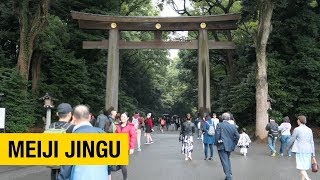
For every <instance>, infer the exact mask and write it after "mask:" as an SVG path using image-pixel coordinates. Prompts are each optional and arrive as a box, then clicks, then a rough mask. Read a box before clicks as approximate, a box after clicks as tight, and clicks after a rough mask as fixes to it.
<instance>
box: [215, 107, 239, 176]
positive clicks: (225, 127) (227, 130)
mask: <svg viewBox="0 0 320 180" xmlns="http://www.w3.org/2000/svg"><path fill="white" fill-rule="evenodd" d="M222 120H223V121H222V122H221V123H218V124H217V129H216V133H215V139H216V145H217V149H218V154H219V157H220V161H221V164H222V167H223V171H224V173H225V175H226V179H225V180H232V172H231V162H230V153H231V152H232V151H234V149H235V147H236V144H237V143H238V140H239V138H240V135H239V133H238V131H237V128H236V126H235V125H233V124H230V123H229V122H228V120H230V114H229V113H223V114H222Z"/></svg>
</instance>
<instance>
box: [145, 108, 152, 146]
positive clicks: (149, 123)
mask: <svg viewBox="0 0 320 180" xmlns="http://www.w3.org/2000/svg"><path fill="white" fill-rule="evenodd" d="M145 126H146V138H147V141H146V142H145V144H152V143H153V140H152V137H151V132H152V131H153V125H152V119H151V113H148V114H147V118H146V120H145Z"/></svg>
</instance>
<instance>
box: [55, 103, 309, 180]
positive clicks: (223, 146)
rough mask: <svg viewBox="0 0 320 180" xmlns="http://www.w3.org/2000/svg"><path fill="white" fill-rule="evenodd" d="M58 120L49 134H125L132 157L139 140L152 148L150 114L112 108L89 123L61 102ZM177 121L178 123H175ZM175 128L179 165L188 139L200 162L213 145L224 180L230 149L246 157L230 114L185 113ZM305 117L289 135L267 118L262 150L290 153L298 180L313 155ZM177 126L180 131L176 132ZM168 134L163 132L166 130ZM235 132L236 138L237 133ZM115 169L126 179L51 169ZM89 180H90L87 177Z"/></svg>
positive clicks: (82, 109) (68, 175)
mask: <svg viewBox="0 0 320 180" xmlns="http://www.w3.org/2000/svg"><path fill="white" fill-rule="evenodd" d="M57 116H58V117H59V121H58V122H55V123H52V124H51V125H50V127H49V129H65V131H66V132H67V133H126V134H127V135H128V139H129V152H128V153H129V155H133V154H134V152H135V149H136V150H137V151H138V152H139V151H141V150H142V149H141V137H142V134H144V136H145V143H144V144H146V145H148V144H153V143H154V141H153V138H152V132H154V126H153V125H154V122H155V121H154V119H153V118H152V114H151V113H147V115H146V117H145V118H144V117H142V116H140V114H139V113H138V112H135V113H134V114H133V116H129V114H128V113H127V112H123V113H119V112H117V111H116V110H115V109H114V108H113V107H110V108H109V109H107V110H103V111H101V113H100V114H99V115H98V117H97V118H96V119H95V118H94V116H93V115H92V114H91V113H90V110H89V107H87V106H85V105H78V106H76V107H74V108H72V107H71V105H70V104H68V103H61V104H60V105H59V106H58V107H57ZM177 119H178V120H177ZM175 120H177V121H175V122H178V123H179V126H177V129H180V136H179V141H180V142H181V153H182V154H184V159H185V161H192V160H193V157H192V153H193V151H194V146H195V143H194V136H195V137H196V138H197V139H198V140H201V141H202V144H203V154H204V160H206V161H210V160H213V159H214V149H215V148H214V146H216V149H217V155H218V156H219V159H220V162H221V165H222V168H223V171H224V173H225V176H226V178H225V179H226V180H231V179H232V170H231V162H230V154H231V152H233V151H234V150H235V149H236V147H239V149H240V154H242V155H243V156H247V154H248V148H249V146H250V143H251V139H250V137H249V135H248V134H247V130H246V129H245V128H241V129H239V127H238V126H237V124H236V123H235V119H234V117H233V116H232V114H231V113H229V112H226V113H223V114H222V115H221V116H219V118H217V115H216V114H215V113H212V114H211V116H210V114H209V113H203V114H202V115H201V114H198V117H197V118H195V119H192V116H191V114H190V113H188V114H186V116H185V117H182V118H181V119H180V117H179V116H177V117H176V119H175ZM167 122H168V118H166V117H165V116H163V117H161V118H160V120H159V126H160V131H161V132H162V133H163V132H164V131H163V130H164V127H165V126H166V124H167ZM306 123H307V119H306V117H305V116H299V117H298V118H297V124H298V127H297V128H295V129H294V130H293V133H292V135H291V128H292V126H291V123H290V119H289V117H288V116H286V117H284V118H283V122H282V123H281V124H280V126H279V125H278V124H277V123H276V121H275V119H274V118H270V121H269V123H268V124H267V125H266V128H265V129H266V131H268V138H267V146H268V148H269V150H270V156H277V155H278V154H279V153H280V154H279V155H280V156H284V155H286V156H288V157H291V155H292V153H295V158H296V168H297V169H298V170H299V172H300V174H301V180H310V178H309V176H308V174H307V170H309V169H310V168H311V163H310V162H311V159H312V157H314V156H315V148H314V141H313V134H312V130H311V129H310V128H308V127H307V126H306ZM180 126H181V127H180ZM167 130H168V128H167ZM238 131H240V134H239V132H238ZM277 139H279V140H280V143H281V145H280V148H279V153H278V152H277V150H276V149H277V148H276V142H277ZM118 170H121V172H122V176H123V180H128V169H127V166H107V165H99V166H86V165H81V166H80V165H74V166H61V167H60V168H52V179H58V180H68V179H75V180H81V179H86V180H90V179H94V180H99V179H108V180H111V174H112V171H118ZM92 177H94V178H92Z"/></svg>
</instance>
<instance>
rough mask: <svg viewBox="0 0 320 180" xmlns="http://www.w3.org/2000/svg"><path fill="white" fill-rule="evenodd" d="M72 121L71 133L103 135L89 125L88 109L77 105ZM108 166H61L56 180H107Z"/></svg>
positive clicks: (101, 131)
mask: <svg viewBox="0 0 320 180" xmlns="http://www.w3.org/2000/svg"><path fill="white" fill-rule="evenodd" d="M72 119H73V121H74V123H75V127H74V128H73V133H105V132H104V131H103V130H102V129H100V128H97V127H93V126H92V125H91V123H90V112H89V108H88V107H87V106H85V105H78V106H76V107H75V108H74V111H73V116H72ZM107 172H108V165H73V166H61V171H60V174H59V176H58V178H57V179H58V180H69V179H72V180H108V173H107Z"/></svg>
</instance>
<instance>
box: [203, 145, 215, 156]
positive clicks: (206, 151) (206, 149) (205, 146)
mask: <svg viewBox="0 0 320 180" xmlns="http://www.w3.org/2000/svg"><path fill="white" fill-rule="evenodd" d="M208 146H209V148H210V157H211V158H213V144H207V143H204V156H205V158H206V159H207V157H208Z"/></svg>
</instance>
